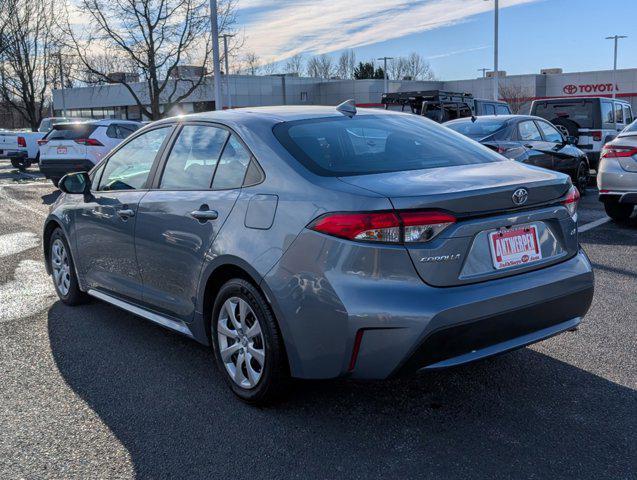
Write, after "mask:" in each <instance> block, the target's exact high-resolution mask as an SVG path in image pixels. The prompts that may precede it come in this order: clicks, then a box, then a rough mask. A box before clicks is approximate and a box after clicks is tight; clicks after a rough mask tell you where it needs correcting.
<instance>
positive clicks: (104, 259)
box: [75, 125, 173, 301]
mask: <svg viewBox="0 0 637 480" xmlns="http://www.w3.org/2000/svg"><path fill="white" fill-rule="evenodd" d="M172 129H173V127H172V126H171V125H166V126H161V127H158V128H155V129H153V130H150V131H146V132H144V133H142V134H141V135H139V136H137V137H135V138H133V139H131V140H130V141H129V142H128V143H126V144H125V145H123V146H122V147H121V148H119V149H118V150H117V151H115V153H113V154H112V155H111V156H110V157H109V158H107V159H106V160H105V162H104V163H103V164H101V165H100V167H98V169H97V171H98V172H99V173H98V176H99V178H98V176H96V177H95V179H94V182H93V183H94V184H95V185H94V186H93V187H92V190H91V193H90V195H87V196H86V197H85V199H84V201H83V203H82V204H81V205H79V206H78V209H77V212H76V215H75V242H76V248H77V252H78V260H79V261H78V262H77V264H78V265H77V266H78V269H79V271H80V272H79V273H80V275H82V277H83V278H84V280H85V283H86V285H87V286H88V288H91V289H96V290H100V291H102V292H104V293H109V294H113V295H116V296H118V297H121V298H124V299H129V300H134V301H139V300H141V292H142V283H141V276H140V274H139V268H138V264H137V260H136V257H135V243H134V232H135V223H136V214H137V208H138V204H139V201H140V199H141V198H142V197H143V196H144V195H145V194H146V192H147V182H148V180H149V178H150V173H151V170H152V169H153V165H154V163H155V159H156V157H157V156H158V153H159V152H160V151H161V150H162V147H163V146H164V144H165V143H166V140H167V138H168V137H169V135H170V133H171V131H172Z"/></svg>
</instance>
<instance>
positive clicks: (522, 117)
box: [445, 114, 546, 124]
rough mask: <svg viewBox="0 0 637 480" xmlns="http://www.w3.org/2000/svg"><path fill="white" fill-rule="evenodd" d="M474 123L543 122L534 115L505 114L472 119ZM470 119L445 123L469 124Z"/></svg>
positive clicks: (459, 119)
mask: <svg viewBox="0 0 637 480" xmlns="http://www.w3.org/2000/svg"><path fill="white" fill-rule="evenodd" d="M473 118H474V119H475V120H473V121H475V122H480V121H486V120H503V121H505V122H508V121H511V120H544V121H546V120H545V119H544V118H540V117H536V116H535V115H514V114H506V115H480V116H479V117H473ZM471 121H472V117H463V118H457V119H455V120H449V121H448V122H445V124H446V123H463V122H471Z"/></svg>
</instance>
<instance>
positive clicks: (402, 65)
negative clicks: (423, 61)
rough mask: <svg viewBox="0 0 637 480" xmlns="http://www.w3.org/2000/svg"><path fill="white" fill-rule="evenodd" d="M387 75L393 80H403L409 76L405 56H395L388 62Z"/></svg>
mask: <svg viewBox="0 0 637 480" xmlns="http://www.w3.org/2000/svg"><path fill="white" fill-rule="evenodd" d="M387 70H388V71H387V76H388V77H389V78H391V79H392V80H402V79H403V78H405V77H406V76H407V71H408V65H407V59H406V58H405V57H395V58H393V59H391V60H390V61H389V63H388V64H387Z"/></svg>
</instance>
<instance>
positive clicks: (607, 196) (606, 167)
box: [597, 159, 637, 204]
mask: <svg viewBox="0 0 637 480" xmlns="http://www.w3.org/2000/svg"><path fill="white" fill-rule="evenodd" d="M597 187H598V189H599V192H600V195H599V199H600V200H601V201H605V200H617V201H619V202H620V203H633V204H634V203H637V198H636V196H637V172H629V171H627V170H624V169H623V168H622V167H621V165H620V164H619V162H618V161H616V160H614V159H604V160H602V161H601V162H600V165H599V172H598V173H597Z"/></svg>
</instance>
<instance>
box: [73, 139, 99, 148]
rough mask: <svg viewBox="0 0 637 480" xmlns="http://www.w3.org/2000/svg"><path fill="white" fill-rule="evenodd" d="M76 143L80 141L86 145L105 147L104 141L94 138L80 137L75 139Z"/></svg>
mask: <svg viewBox="0 0 637 480" xmlns="http://www.w3.org/2000/svg"><path fill="white" fill-rule="evenodd" d="M75 143H79V144H80V145H86V146H87V147H103V146H104V144H103V143H102V142H100V141H99V140H96V139H94V138H78V139H76V140H75Z"/></svg>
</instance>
